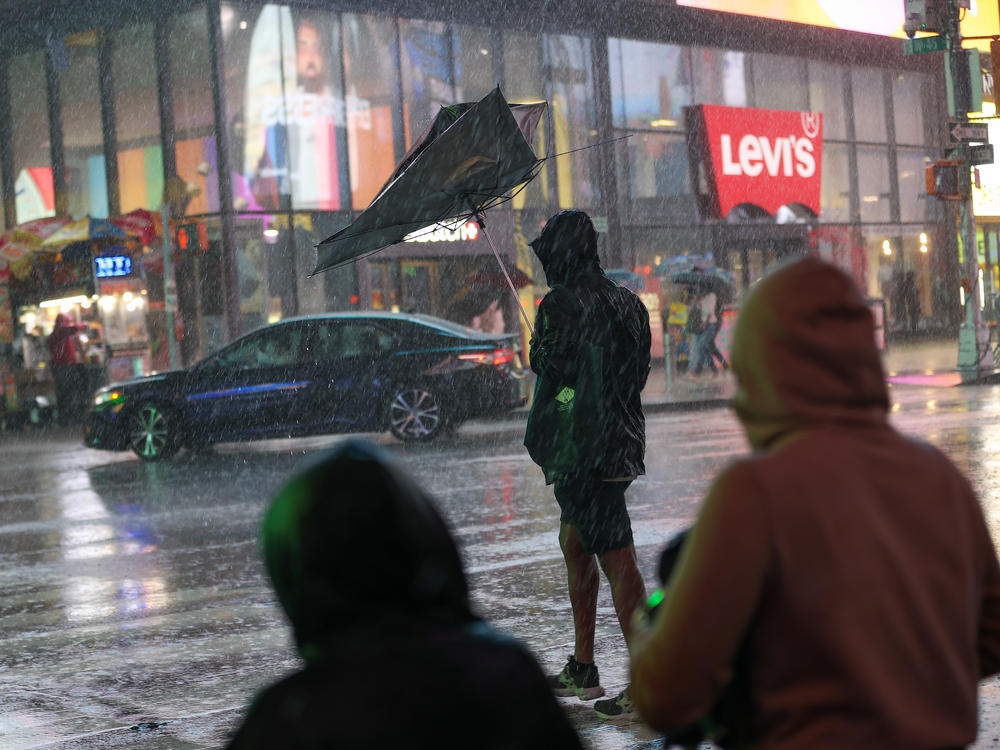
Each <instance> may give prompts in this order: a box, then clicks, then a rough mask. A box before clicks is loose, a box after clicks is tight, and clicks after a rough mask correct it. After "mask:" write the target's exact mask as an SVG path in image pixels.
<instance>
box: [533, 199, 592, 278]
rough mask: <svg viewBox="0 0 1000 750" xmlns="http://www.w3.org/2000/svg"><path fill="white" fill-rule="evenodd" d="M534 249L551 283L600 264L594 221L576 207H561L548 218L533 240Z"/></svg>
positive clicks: (574, 275)
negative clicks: (562, 208) (567, 209)
mask: <svg viewBox="0 0 1000 750" xmlns="http://www.w3.org/2000/svg"><path fill="white" fill-rule="evenodd" d="M531 249H532V250H534V251H535V255H536V256H538V260H540V261H541V263H542V270H544V271H545V280H546V283H547V284H548V285H549V286H550V287H552V286H556V285H557V284H565V283H567V282H568V281H570V280H572V279H573V278H575V277H577V276H579V275H580V274H581V273H584V272H587V271H599V270H600V268H601V264H600V260H599V259H598V255H597V232H596V230H595V229H594V224H593V222H591V220H590V217H589V216H587V214H585V213H584V212H583V211H578V210H576V209H573V210H569V211H560V212H559V213H557V214H556V215H555V216H553V217H552V218H551V219H549V220H548V221H547V222H546V223H545V227H544V228H543V229H542V233H541V234H540V235H538V237H536V238H535V239H534V240H532V241H531Z"/></svg>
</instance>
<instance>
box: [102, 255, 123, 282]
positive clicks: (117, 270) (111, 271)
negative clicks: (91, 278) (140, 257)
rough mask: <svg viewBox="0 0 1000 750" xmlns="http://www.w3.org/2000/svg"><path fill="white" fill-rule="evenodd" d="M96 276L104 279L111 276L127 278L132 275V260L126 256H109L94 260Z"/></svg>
mask: <svg viewBox="0 0 1000 750" xmlns="http://www.w3.org/2000/svg"><path fill="white" fill-rule="evenodd" d="M94 266H95V268H96V276H97V278H99V279H106V278H110V277H112V276H128V275H129V274H130V273H132V259H131V258H130V257H129V256H127V255H109V256H106V257H103V258H94Z"/></svg>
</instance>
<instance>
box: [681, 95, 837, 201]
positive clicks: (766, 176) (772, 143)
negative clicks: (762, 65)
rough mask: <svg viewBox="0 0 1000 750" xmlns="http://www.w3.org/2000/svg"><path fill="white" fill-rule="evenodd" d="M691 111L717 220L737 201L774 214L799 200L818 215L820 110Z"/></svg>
mask: <svg viewBox="0 0 1000 750" xmlns="http://www.w3.org/2000/svg"><path fill="white" fill-rule="evenodd" d="M694 109H695V115H696V123H697V124H698V126H699V127H700V129H701V136H702V139H701V143H702V149H703V153H702V158H703V159H704V160H705V167H706V173H707V175H708V178H709V183H710V189H711V193H712V195H711V197H712V203H713V204H714V209H715V211H716V212H717V213H716V215H717V216H718V217H719V218H724V217H725V216H726V215H727V214H728V213H729V212H730V211H732V210H733V208H735V207H736V206H738V205H740V204H741V203H750V204H753V205H755V206H759V207H760V208H762V209H764V210H765V211H766V212H767V213H769V214H771V215H772V216H773V215H774V214H775V212H776V211H777V210H778V209H779V208H780V207H781V206H785V205H789V204H793V203H798V204H801V205H803V206H805V207H806V208H808V209H809V210H810V211H812V212H813V214H815V215H817V216H818V215H819V211H820V171H821V169H820V168H821V166H822V156H823V115H822V114H820V113H817V112H789V111H784V110H775V109H748V108H743V107H722V106H717V105H713V104H702V105H699V106H697V107H695V108H694Z"/></svg>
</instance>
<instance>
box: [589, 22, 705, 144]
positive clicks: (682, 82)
mask: <svg viewBox="0 0 1000 750" xmlns="http://www.w3.org/2000/svg"><path fill="white" fill-rule="evenodd" d="M690 62H691V61H690V55H689V53H688V49H687V48H686V47H679V46H677V45H673V44H657V43H654V42H637V41H632V40H630V39H613V38H612V39H608V68H609V70H608V74H609V76H610V78H611V111H612V113H613V117H614V123H615V127H619V128H650V127H653V128H665V129H680V130H683V129H684V122H683V112H682V109H683V107H685V106H688V105H689V104H691V102H692V98H693V90H692V88H693V87H692V81H691V65H690Z"/></svg>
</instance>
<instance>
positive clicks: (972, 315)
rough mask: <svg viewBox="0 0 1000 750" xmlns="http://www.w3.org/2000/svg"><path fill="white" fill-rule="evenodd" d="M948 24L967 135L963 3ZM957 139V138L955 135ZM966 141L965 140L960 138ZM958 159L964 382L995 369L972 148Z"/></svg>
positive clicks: (960, 148) (957, 100) (958, 112)
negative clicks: (982, 284)
mask: <svg viewBox="0 0 1000 750" xmlns="http://www.w3.org/2000/svg"><path fill="white" fill-rule="evenodd" d="M947 2H948V21H947V25H946V31H945V34H944V36H945V37H947V39H948V50H949V53H950V54H949V55H948V62H949V63H950V68H951V69H950V70H948V71H947V74H948V75H949V76H950V78H951V82H952V86H951V90H952V92H953V97H954V108H955V119H956V120H957V123H958V126H959V127H958V132H959V133H966V132H967V131H966V128H967V127H968V125H969V115H968V108H969V106H971V104H970V103H969V102H968V101H967V100H968V99H969V98H970V97H969V96H967V95H966V93H965V92H966V91H967V90H968V89H969V86H968V78H969V70H968V64H967V62H966V59H965V56H964V55H963V54H962V30H961V25H960V23H959V14H960V12H961V9H960V7H959V2H960V0H947ZM953 137H954V136H953ZM960 140H963V141H964V139H960ZM956 150H957V152H958V158H959V159H960V160H961V161H962V162H963V163H962V166H961V168H960V169H959V170H958V174H959V192H960V193H961V196H962V200H961V202H960V203H959V216H960V228H959V231H960V232H961V242H962V251H963V253H964V256H965V276H966V277H967V278H968V280H969V284H968V286H969V288H968V292H967V294H966V305H967V306H968V307H967V308H966V311H965V313H966V314H965V319H964V321H963V322H962V325H961V326H960V327H959V332H958V371H959V373H960V374H961V376H962V380H963V381H966V382H968V381H971V380H975V379H976V377H978V375H979V374H980V373H981V372H982V371H983V370H985V369H988V368H991V367H992V364H993V363H992V361H991V358H990V356H989V354H990V329H989V327H987V325H986V322H985V321H984V320H983V311H982V309H981V308H980V299H979V254H978V250H977V247H976V219H975V215H974V214H973V211H972V178H971V168H970V166H969V158H968V157H969V146H968V144H967V143H965V142H960V143H959V144H958V145H957V146H956Z"/></svg>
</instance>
